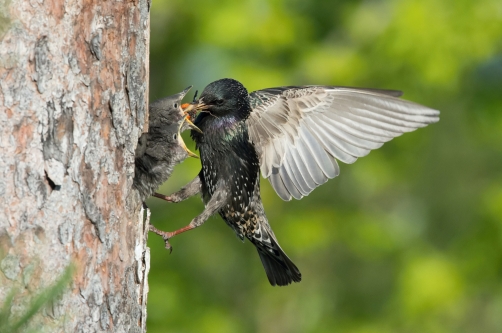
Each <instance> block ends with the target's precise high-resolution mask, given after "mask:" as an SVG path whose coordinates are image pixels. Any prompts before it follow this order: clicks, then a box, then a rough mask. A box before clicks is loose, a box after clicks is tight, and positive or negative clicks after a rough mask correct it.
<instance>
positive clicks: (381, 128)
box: [160, 79, 439, 286]
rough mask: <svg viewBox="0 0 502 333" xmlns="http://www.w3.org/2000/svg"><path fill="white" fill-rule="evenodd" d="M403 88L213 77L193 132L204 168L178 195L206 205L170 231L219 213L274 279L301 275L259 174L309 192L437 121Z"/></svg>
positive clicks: (279, 186)
mask: <svg viewBox="0 0 502 333" xmlns="http://www.w3.org/2000/svg"><path fill="white" fill-rule="evenodd" d="M400 95H401V92H399V91H393V90H378V89H356V88H348V87H330V86H304V87H279V88H270V89H264V90H258V91H255V92H252V93H251V94H248V92H247V90H246V88H244V86H243V85H242V84H241V83H239V82H238V81H236V80H233V79H222V80H218V81H215V82H213V83H211V84H209V85H208V86H207V87H206V88H205V89H204V91H203V92H202V94H201V96H200V99H199V101H198V103H197V106H196V108H197V109H199V110H202V112H201V113H200V114H199V115H198V117H197V119H196V121H195V124H196V125H197V126H198V127H199V128H200V129H201V130H202V133H199V132H195V131H192V132H191V135H192V138H193V139H194V140H195V142H196V146H197V148H198V149H199V150H200V157H201V162H202V170H201V171H200V173H199V175H198V176H197V177H196V178H195V179H194V180H193V181H192V182H190V183H189V184H188V185H187V186H185V187H184V188H182V189H181V190H180V191H179V192H177V193H175V194H172V195H171V196H169V197H165V198H166V199H167V200H169V201H173V202H179V201H182V200H184V199H186V198H188V197H189V196H191V195H194V194H196V193H199V192H201V193H202V197H203V201H204V203H205V209H204V211H203V212H202V214H201V215H199V216H197V217H196V218H195V219H193V220H192V222H191V223H190V224H189V225H188V226H186V227H184V228H181V229H179V230H176V231H174V232H161V233H160V234H161V235H162V236H163V237H164V240H165V241H166V246H167V245H168V243H167V241H168V239H169V238H170V237H172V236H174V235H176V234H179V233H181V232H183V231H187V230H190V229H193V228H195V227H198V226H200V225H201V224H203V223H204V222H205V221H206V220H207V219H208V218H209V216H211V215H212V214H214V213H215V212H218V213H219V214H220V215H221V217H222V218H223V219H224V220H225V222H226V223H227V224H228V225H229V226H230V227H231V228H232V229H233V230H234V231H235V232H236V234H237V236H239V237H240V238H241V239H244V237H246V238H248V239H249V240H250V241H251V242H252V243H253V244H254V245H255V246H256V248H257V250H258V254H259V255H260V259H261V261H262V264H263V266H264V268H265V272H266V274H267V276H268V279H269V281H270V283H271V284H272V285H279V286H283V285H287V284H289V283H291V282H293V281H294V282H299V281H300V280H301V274H300V271H299V270H298V268H297V267H296V266H295V265H294V264H293V262H292V261H291V260H290V259H289V258H288V257H287V256H286V254H285V253H284V251H283V250H282V249H281V247H280V246H279V244H278V242H277V239H276V237H275V235H274V233H273V232H272V229H271V228H270V225H269V223H268V221H267V217H266V216H265V212H264V209H263V205H262V202H261V199H260V182H259V173H260V170H261V174H262V175H263V177H265V178H267V179H268V180H269V181H270V183H271V184H272V187H273V188H274V189H275V191H276V192H277V194H278V195H279V196H280V197H281V198H282V199H284V200H291V198H292V197H293V198H295V199H301V198H302V197H303V196H306V195H308V194H309V193H310V192H311V191H312V190H313V189H314V188H316V187H317V186H319V185H321V184H323V183H325V182H326V181H327V180H328V179H329V178H334V177H336V176H338V174H339V167H338V163H337V160H340V161H342V162H344V163H353V162H355V161H356V159H357V158H358V157H362V156H365V155H367V154H368V153H369V152H370V151H371V150H372V149H377V148H379V147H381V146H382V145H383V143H384V142H387V141H389V140H391V139H392V138H394V137H397V136H399V135H401V134H403V133H405V132H411V131H413V130H415V129H417V128H419V127H425V126H427V125H428V124H430V123H435V122H437V121H438V120H439V117H438V116H439V112H438V111H436V110H432V109H429V108H427V107H424V106H421V105H418V104H415V103H412V102H408V101H405V100H401V99H399V98H397V97H399V96H400Z"/></svg>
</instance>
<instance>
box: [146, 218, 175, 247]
mask: <svg viewBox="0 0 502 333" xmlns="http://www.w3.org/2000/svg"><path fill="white" fill-rule="evenodd" d="M149 230H150V231H151V232H153V233H156V234H157V235H159V236H161V237H162V239H163V240H164V243H165V246H166V250H169V254H171V253H172V252H173V247H172V246H171V244H170V243H169V238H170V237H169V233H168V232H165V231H162V230H159V229H157V228H155V227H154V226H153V225H152V224H150V227H149Z"/></svg>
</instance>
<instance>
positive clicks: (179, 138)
mask: <svg viewBox="0 0 502 333" xmlns="http://www.w3.org/2000/svg"><path fill="white" fill-rule="evenodd" d="M185 121H187V122H189V124H192V122H191V121H190V120H188V116H186V117H185V118H184V119H183V121H182V122H181V124H180V127H179V128H178V140H179V143H180V145H181V147H183V149H185V151H186V152H187V154H188V156H190V157H195V158H199V156H197V155H196V154H195V153H193V152H192V151H190V149H188V148H187V146H186V145H185V141H183V138H182V137H181V133H180V130H181V127H183V123H184V122H185ZM192 125H193V127H194V129H195V130H199V131H200V129H199V128H198V127H197V126H195V125H194V124H192ZM201 133H202V131H201Z"/></svg>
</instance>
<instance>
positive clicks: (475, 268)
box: [148, 0, 502, 333]
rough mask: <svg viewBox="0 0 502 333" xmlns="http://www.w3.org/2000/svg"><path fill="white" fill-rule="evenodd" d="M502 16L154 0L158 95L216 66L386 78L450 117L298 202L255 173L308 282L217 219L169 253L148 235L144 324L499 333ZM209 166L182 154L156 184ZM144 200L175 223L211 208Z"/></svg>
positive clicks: (383, 6) (207, 78) (277, 81)
mask: <svg viewBox="0 0 502 333" xmlns="http://www.w3.org/2000/svg"><path fill="white" fill-rule="evenodd" d="M501 13H502V7H501V4H500V1H499V0H480V1H477V2H474V1H463V0H461V1H440V0H421V1H419V0H403V1H392V0H383V1H346V0H344V1H341V0H338V1H325V0H312V1H302V0H270V1H264V0H260V1H252V0H246V1H240V2H236V1H229V0H228V1H209V0H195V1H192V2H190V4H188V3H187V2H186V1H180V0H170V1H166V0H153V4H152V36H151V37H152V48H151V86H150V87H151V95H150V98H151V100H154V99H156V98H160V97H162V96H165V95H169V94H172V93H174V92H177V91H180V90H181V89H183V88H185V87H186V86H188V85H190V84H194V85H195V88H196V89H199V90H201V89H203V88H204V86H205V85H206V84H208V83H210V82H211V81H213V80H216V79H219V78H223V77H232V78H235V79H238V80H240V81H241V82H243V83H244V85H245V86H246V87H248V89H250V90H255V89H260V88H266V87H273V86H277V85H300V84H325V85H347V86H361V87H375V88H390V89H402V90H403V91H404V92H405V95H404V98H406V99H409V100H413V101H416V102H417V103H421V104H424V105H428V106H430V107H433V108H436V109H438V110H441V121H440V122H439V123H438V124H434V125H431V126H429V127H427V128H425V129H420V130H418V131H416V132H413V133H409V134H405V135H403V136H402V137H399V138H397V139H395V140H393V141H392V142H389V143H387V144H385V145H384V146H383V147H382V148H380V149H379V150H376V151H374V152H372V153H371V154H370V155H369V156H367V157H364V158H362V159H360V160H358V161H357V162H356V163H355V164H353V165H343V164H342V165H341V175H340V176H339V177H337V178H336V179H334V180H331V181H329V182H328V183H327V184H325V185H323V186H321V187H320V188H318V189H316V190H315V191H314V192H313V193H312V194H311V195H310V196H308V197H307V198H304V199H302V200H300V201H292V202H283V201H281V200H280V199H279V198H278V197H277V195H275V193H274V192H273V189H272V188H271V187H270V185H269V184H268V182H267V181H263V182H262V197H263V201H264V204H265V209H266V211H267V216H268V217H269V220H270V222H271V225H272V227H273V228H274V230H275V233H276V235H277V237H278V239H279V242H280V243H281V245H282V247H283V248H284V249H285V251H286V252H287V253H288V255H289V256H290V257H291V258H292V259H293V261H294V262H295V263H296V264H297V265H298V267H299V268H300V269H301V271H302V273H303V281H302V282H301V283H300V284H295V285H292V286H288V287H285V288H272V287H270V286H269V285H268V281H267V279H266V276H265V273H264V272H263V268H262V267H261V264H260V261H259V258H258V256H257V254H256V251H255V250H254V248H253V247H252V245H251V244H249V243H248V242H246V243H245V244H241V243H240V242H239V241H238V240H237V239H236V237H235V236H234V235H233V232H232V231H231V230H230V228H228V227H227V226H226V225H225V224H224V222H223V221H222V220H221V219H220V218H219V217H213V218H211V219H210V220H209V221H208V222H207V223H206V224H205V225H204V226H202V227H201V228H199V229H197V230H194V231H191V232H189V233H186V234H182V235H180V236H177V237H176V238H174V239H173V240H172V241H171V244H172V245H173V246H174V251H173V253H172V255H168V252H167V251H165V250H164V248H163V242H162V240H161V239H160V238H159V237H156V236H155V235H151V236H150V246H151V247H152V269H151V273H150V290H151V292H150V295H149V301H148V304H149V308H148V328H149V332H165V331H166V330H169V331H171V332H302V333H304V332H357V333H363V332H368V333H369V332H371V333H373V332H438V333H439V332H440V333H442V332H499V331H500V327H502V316H500V313H502V288H501V287H500V281H501V280H502V208H501V207H502V186H501V185H500V184H502V177H501V173H500V170H502V144H501V143H502V99H501V98H500V96H501V94H500V92H501V91H502V29H501V28H500V27H502V15H501ZM185 138H186V141H187V142H189V141H190V139H189V137H188V135H187V134H185ZM192 147H193V146H192ZM199 169H200V162H199V161H197V160H195V159H191V160H187V161H186V162H184V163H183V164H182V165H180V166H179V167H178V168H177V169H176V171H175V173H174V174H173V177H172V178H171V179H170V180H169V181H168V182H167V184H166V185H165V186H164V187H163V188H162V189H161V192H163V193H166V194H167V193H171V192H173V191H176V190H177V189H179V188H180V187H181V186H183V185H184V184H185V183H187V182H188V181H189V180H191V179H192V178H193V177H195V175H196V174H197V173H198V171H199ZM148 205H149V207H150V208H151V210H152V222H153V223H154V224H155V225H156V226H157V227H159V228H161V229H164V230H174V229H176V228H179V227H181V226H184V225H186V224H188V223H189V222H190V220H191V219H192V218H193V217H195V216H196V215H197V214H199V213H200V212H201V211H202V209H203V206H202V204H201V202H200V199H198V198H192V199H190V200H188V201H187V202H183V203H180V204H176V205H174V204H168V203H165V202H161V201H158V200H157V201H156V199H149V202H148Z"/></svg>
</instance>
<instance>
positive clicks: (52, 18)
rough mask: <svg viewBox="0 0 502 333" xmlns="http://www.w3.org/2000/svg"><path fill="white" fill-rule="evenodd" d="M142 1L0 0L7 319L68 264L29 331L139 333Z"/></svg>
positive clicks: (2, 283) (0, 227) (143, 251)
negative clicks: (65, 277) (66, 276)
mask: <svg viewBox="0 0 502 333" xmlns="http://www.w3.org/2000/svg"><path fill="white" fill-rule="evenodd" d="M149 6H150V4H149V0H130V1H125V0H124V1H100V0H75V1H70V0H45V1H44V0H0V131H1V133H0V156H1V158H0V304H2V301H3V300H4V299H5V297H6V295H7V293H8V292H9V290H11V289H13V288H16V289H17V290H18V293H17V294H16V297H15V299H14V304H13V306H12V307H11V311H12V313H11V315H12V316H15V315H16V313H21V312H23V311H24V309H25V308H26V307H27V305H28V303H29V299H30V298H31V297H32V296H33V295H36V294H37V293H39V292H40V291H41V290H42V289H43V288H44V287H46V286H49V285H51V284H52V283H53V282H54V281H56V280H57V278H58V276H59V275H60V274H61V273H62V272H63V271H64V270H65V268H66V267H67V266H68V265H70V263H72V262H73V263H74V264H75V266H76V271H75V274H74V276H73V280H72V283H71V284H70V287H69V288H67V291H66V292H65V293H64V294H63V295H62V296H60V297H59V298H58V299H57V301H55V302H53V303H52V304H51V306H49V307H47V308H45V309H44V311H41V312H40V313H39V314H37V315H36V316H35V317H34V318H33V320H32V321H31V322H30V325H29V327H28V328H35V329H36V331H39V332H96V331H105V332H144V331H146V328H145V322H146V294H147V291H148V285H147V279H146V278H147V274H148V268H149V252H148V248H147V247H146V235H147V233H146V231H145V230H146V229H147V228H145V227H146V226H145V224H147V223H148V221H147V220H146V218H144V216H143V214H144V212H143V210H142V207H141V202H140V201H139V199H138V197H137V195H135V193H134V192H133V191H132V190H131V184H132V181H133V176H134V150H135V147H136V144H137V141H138V137H139V136H140V135H141V133H142V132H143V131H144V130H146V128H145V127H146V126H145V123H146V120H147V102H148V101H147V91H148V85H147V82H148V47H149ZM0 306H1V305H0Z"/></svg>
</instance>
